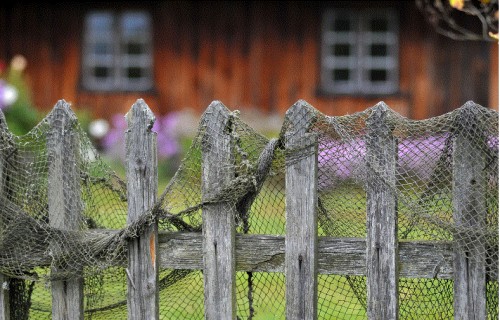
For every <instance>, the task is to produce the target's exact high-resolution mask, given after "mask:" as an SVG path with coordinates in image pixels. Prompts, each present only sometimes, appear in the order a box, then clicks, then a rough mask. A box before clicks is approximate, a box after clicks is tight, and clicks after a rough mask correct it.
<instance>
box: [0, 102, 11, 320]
mask: <svg viewBox="0 0 500 320" xmlns="http://www.w3.org/2000/svg"><path fill="white" fill-rule="evenodd" d="M0 133H1V134H0V135H1V136H2V137H3V136H4V135H7V134H9V133H8V128H7V123H6V122H5V117H4V115H3V112H2V110H0ZM6 146H7V143H6V141H3V140H0V198H1V197H4V196H5V195H4V190H5V188H6V186H5V184H6V183H7V180H6V179H5V178H6V177H5V176H4V157H6V156H7V154H6V150H7V148H6ZM4 228H5V226H4V225H2V221H1V220H0V234H1V233H2V231H3V230H4ZM0 320H10V305H9V278H8V277H7V276H6V275H3V274H1V273H0Z"/></svg>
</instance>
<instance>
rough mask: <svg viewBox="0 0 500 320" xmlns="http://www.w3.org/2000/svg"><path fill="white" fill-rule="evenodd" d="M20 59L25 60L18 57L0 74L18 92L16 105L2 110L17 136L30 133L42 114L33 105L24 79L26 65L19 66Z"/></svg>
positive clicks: (11, 129)
mask: <svg viewBox="0 0 500 320" xmlns="http://www.w3.org/2000/svg"><path fill="white" fill-rule="evenodd" d="M20 59H24V58H23V57H20V56H16V57H15V58H14V59H13V60H12V62H11V64H10V65H9V67H8V68H7V70H5V72H4V74H0V78H3V80H4V81H5V82H6V83H7V84H8V85H10V86H12V87H13V88H15V90H16V91H17V99H16V100H15V101H14V103H12V104H11V105H9V106H5V107H4V109H3V110H2V111H3V113H4V115H5V119H6V121H7V125H8V126H9V129H10V131H11V132H12V133H14V134H16V135H24V134H26V133H28V132H29V131H30V130H31V129H32V128H33V127H34V126H36V125H37V123H38V122H39V121H40V120H41V114H40V113H39V111H37V109H36V107H35V105H34V104H33V101H32V96H31V91H30V89H29V86H28V85H27V83H26V80H25V77H24V65H22V62H21V65H19V60H20ZM16 62H17V63H16ZM24 63H25V62H24Z"/></svg>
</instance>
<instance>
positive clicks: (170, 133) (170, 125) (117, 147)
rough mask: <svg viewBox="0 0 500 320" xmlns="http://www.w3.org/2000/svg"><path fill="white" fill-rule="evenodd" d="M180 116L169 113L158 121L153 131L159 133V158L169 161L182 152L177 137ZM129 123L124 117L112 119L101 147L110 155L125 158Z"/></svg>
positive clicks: (117, 116) (114, 116) (118, 116)
mask: <svg viewBox="0 0 500 320" xmlns="http://www.w3.org/2000/svg"><path fill="white" fill-rule="evenodd" d="M177 125H178V115H177V114H176V113H169V114H167V115H165V116H163V117H159V118H157V119H156V121H155V123H154V124H153V128H152V131H154V132H156V133H157V145H158V157H159V158H160V159H168V158H170V157H173V156H175V155H177V154H178V153H179V151H180V146H179V143H178V136H177ZM126 130H127V121H126V119H125V117H124V116H123V115H120V114H115V115H113V117H112V118H111V125H110V130H109V131H108V133H107V134H106V135H105V136H104V137H103V138H102V140H101V145H102V147H103V148H104V150H105V151H107V152H108V153H109V154H115V155H118V156H119V157H121V158H123V157H124V154H125V151H124V145H125V131H126Z"/></svg>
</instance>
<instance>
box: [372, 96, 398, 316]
mask: <svg viewBox="0 0 500 320" xmlns="http://www.w3.org/2000/svg"><path fill="white" fill-rule="evenodd" d="M388 112H389V108H388V107H387V106H386V105H385V104H384V103H383V102H380V103H379V104H377V105H376V106H375V107H374V108H373V111H372V114H371V115H370V117H369V118H368V120H367V130H368V132H367V136H366V166H367V173H366V179H367V182H366V193H367V204H366V221H367V222H366V225H367V243H366V244H367V245H366V265H367V266H366V276H367V315H368V319H398V317H399V302H398V277H399V271H398V240H397V211H396V205H397V203H396V195H395V192H394V191H395V188H396V178H395V173H396V155H397V149H396V148H397V145H396V142H395V139H394V138H393V136H392V130H391V128H390V127H389V125H388V122H387V115H388Z"/></svg>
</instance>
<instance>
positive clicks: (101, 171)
mask: <svg viewBox="0 0 500 320" xmlns="http://www.w3.org/2000/svg"><path fill="white" fill-rule="evenodd" d="M213 104H216V105H217V106H218V107H219V108H223V109H225V107H224V106H223V105H222V104H221V103H220V102H214V103H213ZM136 105H139V106H144V105H145V103H144V102H143V101H142V100H139V101H138V102H137V103H136ZM211 106H212V105H211ZM297 106H298V107H300V108H301V110H302V112H299V113H291V112H288V113H287V114H286V116H285V118H284V121H283V126H282V128H281V132H280V134H279V136H277V137H276V138H273V139H269V138H267V137H265V136H264V135H262V134H260V133H258V132H256V131H255V130H253V129H252V128H251V127H250V126H249V125H247V124H246V123H244V122H243V121H242V120H241V119H240V118H239V114H238V112H237V111H234V112H229V111H227V113H221V114H225V117H226V118H225V119H221V121H224V124H225V125H224V128H223V130H222V131H221V130H219V129H220V123H216V122H217V121H215V122H214V121H213V118H210V117H208V116H209V115H210V114H211V113H213V112H215V111H214V110H215V109H214V108H210V107H209V108H208V109H207V111H206V112H205V114H203V115H202V117H201V120H200V124H199V130H198V133H197V135H196V136H195V137H194V139H193V142H192V145H191V148H190V149H189V152H188V153H187V155H186V157H185V159H184V160H183V161H182V163H181V165H180V167H179V169H178V171H177V173H176V174H175V176H174V177H173V178H172V180H171V181H170V183H169V184H168V186H167V187H166V189H165V190H164V191H163V192H162V193H161V196H160V197H159V198H158V200H157V201H156V203H155V205H154V206H153V209H152V210H148V211H146V212H144V213H142V214H141V215H140V217H139V219H137V220H136V221H135V222H134V223H127V210H128V209H127V206H128V204H127V198H128V195H127V184H126V182H125V181H123V180H122V179H120V178H119V177H118V176H117V175H116V174H115V173H114V172H113V171H112V170H111V169H110V168H109V167H108V166H107V165H106V163H105V161H103V159H102V158H101V156H100V155H99V153H98V152H97V151H96V149H95V148H94V147H93V145H92V143H91V142H90V140H89V138H88V137H87V136H86V134H85V133H84V131H83V130H82V129H81V128H80V126H79V124H78V120H77V119H76V117H75V115H74V114H73V113H72V111H71V109H70V107H69V105H68V104H67V103H65V102H64V101H59V102H58V104H57V105H56V107H55V108H54V109H53V110H52V112H51V113H50V114H48V115H47V117H46V118H45V119H44V120H43V121H42V122H40V123H39V124H38V125H37V126H36V127H35V128H34V129H33V130H31V132H30V133H28V134H26V135H24V136H14V135H13V134H11V133H10V132H9V130H8V128H7V126H6V124H5V120H4V119H3V116H2V117H0V274H1V276H0V277H1V278H0V279H4V280H2V281H3V289H4V290H8V292H9V298H10V300H11V302H10V305H11V308H10V315H11V319H16V320H17V319H50V317H51V312H52V302H51V301H52V294H51V288H53V287H55V286H57V285H59V283H60V282H62V281H76V282H78V281H80V282H82V283H83V284H82V290H83V292H82V294H83V296H84V299H83V306H82V307H83V309H84V312H85V317H86V318H87V319H118V318H120V319H123V318H126V315H127V277H128V275H127V269H126V262H127V243H128V241H129V240H130V239H134V238H136V237H138V236H139V235H140V234H141V233H142V232H143V231H144V230H145V229H146V228H148V227H149V226H150V225H151V224H153V223H154V222H158V225H159V230H160V242H161V235H162V234H168V233H169V232H174V231H190V232H202V226H203V223H202V209H203V208H204V207H205V206H207V205H209V204H223V205H224V206H225V207H226V208H229V209H231V210H233V211H234V212H235V217H234V226H235V231H236V233H237V234H262V235H285V232H286V228H285V223H286V222H285V220H286V219H285V218H286V216H285V207H286V201H285V199H286V196H285V180H286V179H285V170H286V168H287V166H290V165H292V164H293V163H296V162H297V161H300V159H301V158H303V157H304V156H306V155H310V153H311V148H308V147H307V146H306V147H296V148H292V149H290V148H288V149H287V148H285V144H286V140H287V139H288V137H289V135H290V133H291V132H296V131H298V130H302V131H304V132H307V133H310V134H314V135H316V137H317V141H318V144H317V152H318V157H317V161H318V162H317V166H318V169H317V170H318V172H317V176H318V180H317V190H318V199H317V208H316V210H317V222H318V230H317V232H318V235H319V237H335V238H366V236H367V225H369V224H370V219H369V217H367V205H368V204H369V203H370V201H371V199H370V193H369V190H373V189H376V188H384V190H389V192H390V194H391V195H393V198H394V207H395V210H394V211H395V212H397V221H396V224H397V239H398V240H399V242H400V243H404V242H405V241H424V242H426V243H430V244H433V243H436V245H438V244H443V243H448V244H450V245H451V246H452V247H453V248H458V249H456V250H463V251H464V252H466V253H467V254H466V256H467V259H468V260H470V261H472V265H474V261H476V260H477V265H480V266H482V267H483V268H484V274H485V278H486V284H485V290H486V297H487V299H486V304H487V305H486V310H487V315H488V318H489V319H496V318H498V314H499V311H498V291H499V288H498V240H499V239H498V113H497V112H496V111H493V110H490V109H487V108H484V107H482V106H479V105H477V104H475V103H473V102H467V103H466V104H465V105H464V106H462V107H460V108H458V109H456V110H454V111H452V112H450V113H447V114H444V115H442V116H438V117H435V118H431V119H427V120H420V121H416V120H410V119H407V118H405V117H403V116H401V115H399V114H397V113H396V112H393V111H392V110H391V109H390V108H388V107H387V106H386V105H385V104H384V103H383V102H381V103H379V104H377V105H376V106H374V107H371V108H369V109H367V110H365V111H363V112H359V113H355V114H352V115H346V116H335V117H334V116H328V115H325V114H322V113H321V112H319V111H317V110H316V109H314V108H313V107H312V106H310V105H309V104H307V102H305V101H298V102H297V103H296V105H295V106H294V107H297ZM146 108H147V106H146ZM226 110H227V109H226ZM298 116H301V117H303V118H294V117H298ZM209 119H211V120H209ZM151 127H152V124H151ZM375 131H376V132H378V133H377V134H373V132H375ZM124 134H125V133H124ZM222 134H223V135H224V137H222V136H221V135H222ZM227 137H229V140H228V141H229V142H228V145H229V147H230V150H231V153H230V154H229V157H228V158H227V159H226V160H227V161H224V162H221V163H220V168H219V171H220V172H225V173H226V174H224V175H221V177H220V179H219V180H220V184H213V185H210V186H203V181H202V180H203V176H204V174H205V173H204V171H203V169H202V168H203V167H202V163H203V154H204V153H206V152H207V151H210V149H211V148H212V147H213V146H214V144H217V143H221V142H220V141H222V140H223V139H226V140H227ZM380 145H385V146H387V148H377V146H380ZM374 146H375V147H374ZM373 150H378V151H373ZM377 152H380V153H388V154H389V159H391V157H392V159H394V162H393V164H392V165H393V166H392V169H393V172H394V174H393V175H391V176H388V175H387V172H386V170H385V169H383V168H387V163H383V161H379V162H377V161H375V162H373V161H371V160H370V159H372V158H373V159H380V157H381V155H380V154H377ZM384 159H385V158H384ZM373 163H378V165H373ZM457 164H466V165H465V167H464V166H463V165H462V167H460V166H459V165H457ZM389 167H390V168H391V164H389ZM476 169H477V170H476ZM469 172H480V175H479V176H480V178H479V179H477V180H478V181H476V180H474V181H469V180H470V177H469V176H468V173H469ZM228 177H229V178H228ZM467 179H469V180H467ZM475 179H476V178H475ZM464 181H465V182H464ZM465 183H471V184H472V185H476V184H477V185H479V187H477V188H475V189H474V190H475V192H476V194H474V195H469V194H468V193H467V192H465V191H464V190H465V189H466V187H464V184H465ZM207 189H209V190H210V192H205V193H203V192H202V190H207ZM461 212H464V214H460V213H461ZM367 218H368V222H367ZM395 219H396V218H395ZM377 228H383V226H378V225H377ZM161 231H165V232H161ZM205 231H206V230H205ZM441 258H442V261H441V262H440V263H438V264H436V266H435V267H434V269H435V277H433V276H432V275H431V276H429V277H425V278H412V277H400V278H399V280H398V287H399V314H400V317H401V318H402V319H419V320H420V319H450V317H452V316H453V310H454V309H453V303H454V302H453V292H454V282H453V280H452V279H448V278H445V277H439V276H437V275H438V274H439V273H440V272H442V271H440V268H441V266H444V265H449V264H450V263H451V262H452V261H451V260H452V259H453V257H452V256H449V255H443V256H442V257H441ZM160 259H161V257H160ZM455 263H457V262H455ZM160 265H161V263H160ZM278 271H280V270H278ZM317 281H318V300H317V301H318V318H319V319H366V317H367V299H369V296H368V295H367V285H366V274H352V275H343V274H320V275H318V279H317ZM158 286H159V290H160V302H159V308H160V318H162V319H202V318H203V314H204V304H203V299H204V292H203V273H202V271H201V270H188V269H168V268H163V267H162V268H161V269H160V270H159V282H158ZM236 296H237V300H236V304H237V315H238V317H239V318H240V319H284V318H285V277H284V275H283V273H282V272H250V271H238V272H237V273H236ZM13 306H15V307H13Z"/></svg>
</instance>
